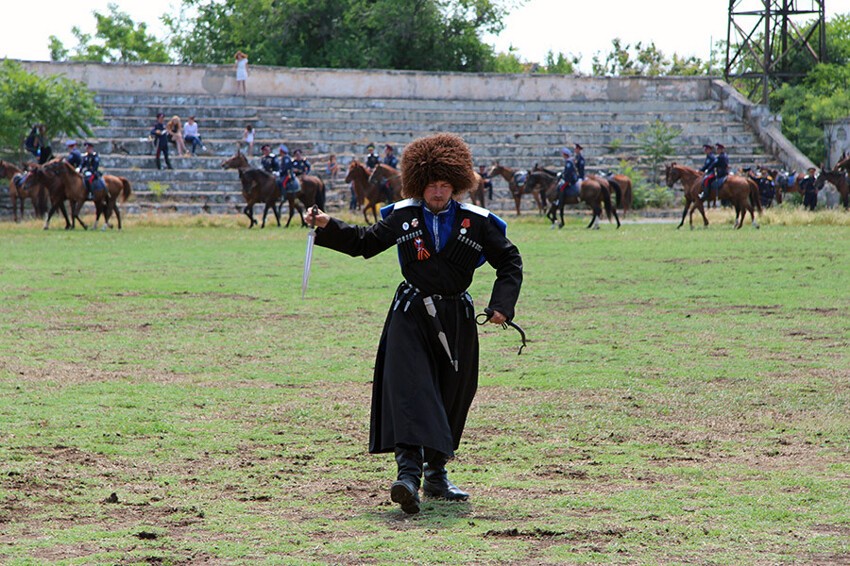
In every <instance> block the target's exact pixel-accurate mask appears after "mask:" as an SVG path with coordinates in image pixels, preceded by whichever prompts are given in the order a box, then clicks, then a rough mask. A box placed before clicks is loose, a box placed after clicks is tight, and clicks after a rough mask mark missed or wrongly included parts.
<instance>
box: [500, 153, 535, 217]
mask: <svg viewBox="0 0 850 566" xmlns="http://www.w3.org/2000/svg"><path fill="white" fill-rule="evenodd" d="M517 173H518V171H516V170H514V169H511V168H510V167H505V166H504V165H500V164H499V162H498V161H496V162H495V163H493V166H492V167H491V168H490V173H489V176H490V178H491V179H492V178H493V176H494V175H499V176H500V177H502V178H503V179H504V180H505V181H507V182H508V188H510V190H511V195H513V197H514V204H515V205H516V214H517V216H519V213H520V205H521V203H522V195H524V194H526V195H527V194H529V193H531V196H533V197H534V203H535V204H536V205H537V210H538V212H539V213H540V214H543V212H544V208H545V207H546V202H545V201H544V199H543V197H541V193H540V189H538V188H529V186H528V183H527V182H526V183H525V184H523V185H522V186H520V185H519V184H518V181H519V178H518V177H519V176H518V175H517Z"/></svg>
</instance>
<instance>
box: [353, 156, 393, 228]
mask: <svg viewBox="0 0 850 566" xmlns="http://www.w3.org/2000/svg"><path fill="white" fill-rule="evenodd" d="M384 167H387V166H386V165H384ZM375 169H376V170H377V167H376V168H375ZM385 174H386V171H382V172H381V173H379V177H380V178H382V179H383V178H385V177H384V176H385ZM371 176H372V174H371V173H369V169H367V168H366V166H365V165H364V164H362V163H360V162H359V161H357V160H356V159H355V160H353V161H352V162H351V163H349V164H348V173H346V175H345V182H346V183H354V196H355V197H356V198H357V204H358V205H360V206H362V207H363V219H364V220H365V221H366V224H372V222H370V221H369V211H370V210H371V211H372V216H374V217H375V222H376V223H377V222H378V203H379V202H382V201H384V200H386V197H382V196H381V194H380V193H381V187H380V185H378V184H377V183H373V182H371ZM391 186H392V181H391ZM398 186H399V190H398V198H400V197H401V177H398ZM393 193H394V195H393V196H395V189H393ZM398 198H396V199H395V200H398ZM366 203H368V204H366Z"/></svg>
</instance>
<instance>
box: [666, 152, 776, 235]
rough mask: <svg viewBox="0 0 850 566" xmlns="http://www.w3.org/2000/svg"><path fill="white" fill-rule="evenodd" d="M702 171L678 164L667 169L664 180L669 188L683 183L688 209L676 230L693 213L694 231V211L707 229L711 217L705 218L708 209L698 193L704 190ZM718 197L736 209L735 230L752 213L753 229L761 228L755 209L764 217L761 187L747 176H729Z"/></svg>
mask: <svg viewBox="0 0 850 566" xmlns="http://www.w3.org/2000/svg"><path fill="white" fill-rule="evenodd" d="M703 176H704V174H703V173H702V171H697V170H696V169H693V168H691V167H687V166H685V165H677V164H676V163H671V164H669V165H665V166H664V177H665V179H666V180H667V186H668V187H672V186H673V185H675V184H676V182H677V181H681V182H682V187H684V189H685V209H684V210H683V211H682V221H681V222H679V225H678V226H676V228H677V229H678V228H681V227H682V225H683V224H684V223H685V217H686V216H687V215H688V212H689V211H690V213H691V215H690V224H691V228H692V229H693V227H694V210H699V211H700V214H702V219H703V222H704V223H705V224H704V225H705V226H708V218H706V216H705V209H704V208H703V205H702V200H701V199H700V198H699V193H700V192H701V191H702V178H703ZM713 193H715V189H711V191H710V192H709V195H708V196H709V198H711V197H712V194H713ZM716 193H717V195H716V196H717V198H719V199H720V200H728V201H729V202H731V203H732V206H734V207H735V228H736V229H739V228H741V227H742V226H743V225H744V220H745V219H746V217H747V212H748V211H749V213H750V217H751V218H752V220H753V226H755V227H756V228H759V224H758V222H757V221H756V217H755V213H754V212H753V211H754V210H758V212H759V214H761V196H760V195H759V187H758V184H757V183H756V182H755V181H753V180H752V179H749V178H747V177H740V176H738V175H728V176H727V177H726V181H724V182H723V186H721V187H720V190H719V191H716Z"/></svg>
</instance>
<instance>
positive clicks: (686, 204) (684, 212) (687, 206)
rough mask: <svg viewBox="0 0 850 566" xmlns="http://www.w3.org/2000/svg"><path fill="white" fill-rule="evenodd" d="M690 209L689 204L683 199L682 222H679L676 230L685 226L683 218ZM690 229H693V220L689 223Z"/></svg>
mask: <svg viewBox="0 0 850 566" xmlns="http://www.w3.org/2000/svg"><path fill="white" fill-rule="evenodd" d="M690 208H691V203H690V202H688V200H687V199H685V210H683V211H682V221H681V222H679V225H678V226H676V230H678V229H679V228H681V227H682V226H683V225H684V224H685V218H686V217H687V216H688V210H689V209H690ZM691 228H693V220H692V221H691Z"/></svg>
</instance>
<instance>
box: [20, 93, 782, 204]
mask: <svg viewBox="0 0 850 566" xmlns="http://www.w3.org/2000/svg"><path fill="white" fill-rule="evenodd" d="M96 101H97V103H98V105H99V106H100V107H101V108H102V110H103V115H104V124H103V125H101V126H98V127H96V128H94V129H93V136H91V137H90V138H89V139H91V141H93V142H95V143H96V144H97V150H98V152H99V153H100V155H101V163H102V168H103V170H104V171H105V172H108V173H111V174H114V175H120V176H124V177H127V178H128V179H130V181H131V183H132V184H133V188H134V193H135V198H134V199H133V200H132V201H131V202H128V203H126V204H124V205H122V209H125V210H128V211H129V212H131V213H132V212H147V211H170V212H175V211H176V212H228V213H232V212H238V211H241V209H242V207H244V202H243V199H242V196H241V183H240V181H239V178H238V174H237V173H236V171H232V170H230V171H226V170H223V169H221V168H220V163H221V161H222V160H223V159H225V158H226V157H228V156H230V155H233V153H234V152H235V149H236V145H237V142H238V141H239V140H240V139H241V137H242V131H243V129H244V127H245V125H246V124H251V125H252V126H254V128H255V130H256V134H255V140H256V141H255V144H254V153H255V156H254V157H253V159H252V164H253V165H254V166H259V157H258V155H259V153H260V151H259V148H260V146H261V145H262V144H263V143H269V144H271V145H272V146H273V148H274V152H275V153H277V145H279V144H280V143H281V142H283V143H286V144H287V145H288V146H289V148H290V150H294V149H296V148H301V149H302V150H304V152H305V155H306V157H307V158H308V159H310V161H311V163H312V164H313V170H314V171H313V172H314V173H317V174H319V176H321V177H323V178H325V176H324V170H325V164H326V163H327V159H328V155H329V154H331V153H334V154H336V155H337V156H338V159H339V162H340V173H341V174H340V176H339V178H338V181H337V183H336V184H333V185H330V186H329V187H328V202H329V206H330V207H331V208H334V207H337V208H347V203H348V199H349V190H348V187H347V186H346V185H345V183H344V182H343V178H344V177H345V169H346V167H347V165H348V163H349V162H350V161H351V160H352V159H362V158H363V157H364V153H365V151H364V150H365V146H366V144H367V143H369V142H373V143H375V144H376V145H377V146H378V151H379V152H380V151H381V149H382V147H381V146H382V144H384V143H392V144H394V145H397V146H400V147H399V149H401V150H402V151H403V148H404V145H406V144H407V143H409V142H410V141H412V140H413V139H415V138H418V137H421V136H422V135H427V134H429V133H433V132H437V131H451V132H455V133H458V134H460V135H462V136H463V137H464V138H465V139H466V141H467V143H469V145H470V147H471V149H472V151H473V156H474V158H475V161H476V164H484V165H488V166H489V165H490V164H491V163H492V162H494V161H499V162H500V163H502V164H504V165H506V166H509V167H512V168H516V169H527V168H530V167H532V166H533V165H534V164H535V163H540V164H541V165H546V166H548V167H551V168H555V169H560V168H561V167H562V164H563V161H562V160H561V158H560V155H559V148H560V147H562V146H563V145H565V144H568V145H572V143H574V142H580V143H581V144H582V145H584V146H585V148H586V149H585V158H586V159H587V170H588V171H589V172H595V171H599V170H605V171H618V170H620V169H621V166H620V164H621V161H622V160H627V161H629V163H631V164H632V166H634V167H635V168H636V169H637V170H638V171H640V172H641V173H643V174H644V175H647V174H648V173H649V171H648V167H649V166H648V164H647V163H646V162H644V161H638V157H640V155H641V150H640V135H641V133H642V132H644V131H645V130H646V128H647V127H648V126H650V125H652V124H653V123H654V122H655V121H656V120H660V121H662V122H663V123H665V124H667V125H668V126H671V127H677V128H680V129H681V134H680V135H679V136H678V137H677V138H676V139H675V140H674V141H673V146H674V148H675V153H676V154H677V155H674V156H669V159H668V160H670V161H677V162H679V163H686V164H690V165H694V166H698V165H699V164H701V162H702V144H703V143H706V142H711V143H715V142H718V141H721V142H723V143H725V144H726V145H727V147H728V148H729V149H730V155H731V158H732V166H733V168H737V167H741V166H745V165H752V164H756V163H759V164H761V163H764V164H771V165H773V164H775V162H776V160H775V158H774V157H773V156H772V155H770V154H768V153H766V152H765V149H764V148H763V147H762V146H761V144H760V142H759V140H758V138H757V137H756V136H755V135H754V134H753V132H752V131H751V130H750V129H749V128H748V127H747V126H745V125H744V124H743V123H742V122H741V121H740V120H739V119H738V118H736V117H735V115H733V114H732V113H730V112H727V111H725V110H723V109H722V107H721V106H720V103H719V102H717V101H714V100H700V101H672V102H670V101H660V100H646V101H630V102H606V101H596V100H594V101H580V100H561V101H549V102H545V101H519V102H514V101H510V100H451V101H447V100H438V99H406V98H388V99H371V98H359V99H358V98H351V99H348V98H332V97H327V96H317V97H295V98H283V97H280V98H277V97H251V96H249V97H247V98H243V97H236V96H229V95H228V96H195V95H192V96H183V95H165V94H145V93H134V94H115V93H100V94H98V95H97V96H96ZM158 112H162V113H163V114H165V116H166V119H168V118H169V117H171V116H172V115H177V116H180V117H181V119H182V120H184V122H185V118H186V117H188V116H190V115H194V116H195V118H196V120H197V122H198V124H199V127H200V133H201V137H202V138H203V140H204V144H205V145H206V146H207V151H205V152H201V153H199V155H198V156H195V157H180V156H176V155H174V146H173V145H172V146H171V148H172V156H171V162H172V164H173V166H174V168H175V169H174V170H171V171H169V170H162V171H157V170H156V169H155V166H154V158H153V152H152V149H151V144H150V142H149V141H148V139H147V136H148V132H149V131H150V129H151V126H152V125H153V122H154V116H155V115H156V114H157V113H158ZM54 146H55V147H56V146H60V144H59V143H58V142H56V143H55V144H54ZM59 150H60V151H62V150H64V148H62V147H59ZM163 165H164V163H163ZM325 181H326V183H327V182H328V181H327V179H325ZM494 186H495V190H494V196H495V197H496V198H495V199H494V202H493V203H488V206H491V207H492V208H494V209H495V210H502V209H509V210H512V209H513V201H512V199H511V198H510V195H509V192H508V189H507V184H506V183H505V182H504V180H502V179H501V178H497V179H495V180H494ZM4 197H5V195H4ZM4 204H5V203H4ZM6 206H7V207H8V205H6ZM533 206H534V205H533V203H532V199H530V198H529V199H524V204H523V207H524V209H526V210H529V211H530V210H532V209H533ZM284 208H286V207H284ZM261 210H262V209H261V207H257V208H256V211H257V212H258V213H260V212H261Z"/></svg>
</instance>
